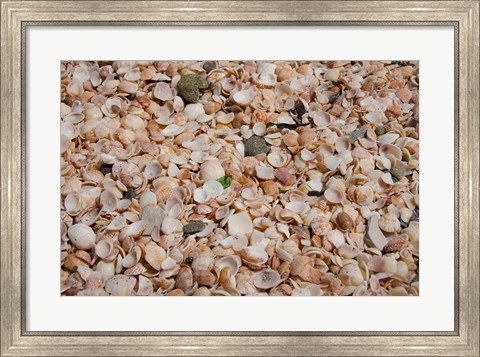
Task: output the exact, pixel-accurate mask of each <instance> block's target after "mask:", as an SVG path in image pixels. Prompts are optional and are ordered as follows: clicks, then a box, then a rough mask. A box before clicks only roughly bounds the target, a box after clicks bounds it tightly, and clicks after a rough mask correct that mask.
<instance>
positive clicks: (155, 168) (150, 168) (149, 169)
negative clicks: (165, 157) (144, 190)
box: [143, 161, 162, 180]
mask: <svg viewBox="0 0 480 357" xmlns="http://www.w3.org/2000/svg"><path fill="white" fill-rule="evenodd" d="M143 172H144V173H145V176H147V179H149V180H153V179H155V178H157V177H158V176H159V175H160V174H161V172H162V166H161V165H160V164H159V163H158V161H153V162H151V163H149V164H148V165H147V166H145V170H144V171H143Z"/></svg>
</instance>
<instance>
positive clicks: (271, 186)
mask: <svg viewBox="0 0 480 357" xmlns="http://www.w3.org/2000/svg"><path fill="white" fill-rule="evenodd" d="M260 187H261V188H262V190H263V191H264V192H265V193H266V194H267V195H270V196H273V195H276V194H278V192H279V190H278V186H277V184H276V183H275V182H274V181H270V180H269V181H263V182H260Z"/></svg>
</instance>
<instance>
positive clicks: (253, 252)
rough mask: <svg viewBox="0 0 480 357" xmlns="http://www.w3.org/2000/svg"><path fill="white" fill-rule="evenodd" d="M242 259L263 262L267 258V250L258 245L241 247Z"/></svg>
mask: <svg viewBox="0 0 480 357" xmlns="http://www.w3.org/2000/svg"><path fill="white" fill-rule="evenodd" d="M241 256H242V258H243V260H245V261H247V262H249V263H253V264H256V265H258V264H263V263H265V262H266V261H267V260H268V254H267V252H266V251H265V250H264V249H262V248H260V247H247V248H244V249H242V251H241Z"/></svg>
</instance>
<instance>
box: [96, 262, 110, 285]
mask: <svg viewBox="0 0 480 357" xmlns="http://www.w3.org/2000/svg"><path fill="white" fill-rule="evenodd" d="M95 271H96V272H98V273H100V274H101V275H102V277H103V281H107V280H108V279H111V278H113V277H114V276H115V265H114V264H113V262H105V261H99V262H98V263H97V266H96V267H95Z"/></svg>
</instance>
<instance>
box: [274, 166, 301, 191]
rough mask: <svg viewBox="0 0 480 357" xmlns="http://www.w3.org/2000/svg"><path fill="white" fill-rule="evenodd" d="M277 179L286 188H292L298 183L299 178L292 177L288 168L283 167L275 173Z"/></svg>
mask: <svg viewBox="0 0 480 357" xmlns="http://www.w3.org/2000/svg"><path fill="white" fill-rule="evenodd" d="M275 178H276V179H277V180H279V181H280V182H281V183H282V184H284V185H285V186H292V185H294V184H295V182H296V181H297V177H296V176H295V175H292V174H291V173H290V172H289V170H288V169H287V168H286V167H282V168H280V169H277V170H276V171H275Z"/></svg>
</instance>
